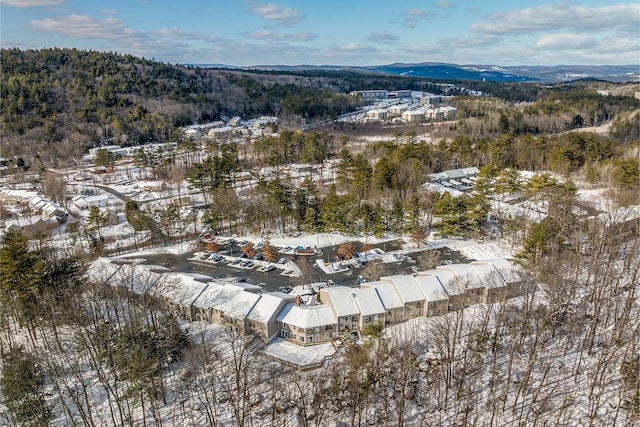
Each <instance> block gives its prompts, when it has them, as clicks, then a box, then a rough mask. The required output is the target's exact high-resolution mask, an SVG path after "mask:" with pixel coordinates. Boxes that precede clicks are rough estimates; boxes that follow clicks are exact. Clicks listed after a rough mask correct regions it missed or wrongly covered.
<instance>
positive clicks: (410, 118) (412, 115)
mask: <svg viewBox="0 0 640 427" xmlns="http://www.w3.org/2000/svg"><path fill="white" fill-rule="evenodd" d="M424 118H425V112H424V110H411V111H405V112H404V113H402V120H404V121H405V122H409V123H419V122H422V121H424Z"/></svg>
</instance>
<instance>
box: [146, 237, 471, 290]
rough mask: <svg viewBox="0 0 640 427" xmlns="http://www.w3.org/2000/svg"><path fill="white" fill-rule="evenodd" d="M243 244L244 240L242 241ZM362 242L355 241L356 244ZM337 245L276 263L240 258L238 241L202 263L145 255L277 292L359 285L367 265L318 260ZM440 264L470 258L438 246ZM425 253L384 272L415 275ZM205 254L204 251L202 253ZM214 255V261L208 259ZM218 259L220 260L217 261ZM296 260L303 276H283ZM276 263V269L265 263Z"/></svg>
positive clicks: (388, 245)
mask: <svg viewBox="0 0 640 427" xmlns="http://www.w3.org/2000/svg"><path fill="white" fill-rule="evenodd" d="M240 243H242V242H240ZM358 244H359V243H358V242H356V246H357V245H358ZM370 246H371V248H380V249H381V250H382V251H384V252H389V251H397V250H399V249H401V248H402V242H401V241H391V242H385V243H380V244H374V245H370ZM337 249H338V245H336V246H329V247H324V248H321V250H322V253H321V254H318V255H312V256H307V255H296V254H293V253H286V252H287V251H285V253H282V252H278V261H276V262H274V263H273V264H270V263H266V262H264V261H263V260H253V259H246V258H240V256H241V254H242V251H241V248H240V247H239V246H238V242H234V243H233V244H224V245H220V246H219V248H218V251H216V252H217V253H215V254H213V253H210V254H207V258H206V261H205V260H200V261H201V262H193V261H190V258H192V257H193V256H194V254H185V255H170V254H164V255H149V256H146V257H145V258H146V259H147V263H149V264H158V265H164V266H166V267H168V268H170V269H171V270H173V271H180V272H194V273H196V272H197V273H201V274H206V275H208V276H211V277H213V278H216V279H223V280H243V281H247V282H249V283H252V284H255V285H261V286H262V287H263V288H264V289H265V290H267V291H277V290H279V289H281V288H283V287H286V286H291V287H293V286H296V285H300V284H307V283H313V282H320V281H327V280H332V281H333V282H334V283H335V284H336V285H344V286H356V285H358V283H359V282H358V276H360V275H361V273H362V270H363V268H365V266H366V264H353V265H351V264H345V267H346V268H344V269H343V270H342V271H338V272H335V273H332V274H327V273H326V272H325V271H323V270H322V269H321V268H320V267H318V265H317V263H316V262H315V261H316V259H322V260H324V261H326V262H331V261H333V257H334V254H335V253H336V252H337ZM437 250H438V251H439V252H440V258H439V263H440V264H448V263H459V262H469V261H470V260H469V259H468V258H466V257H464V256H462V255H461V254H460V252H458V251H453V250H451V249H449V248H446V247H444V248H439V249H437ZM421 254H422V252H412V253H409V254H408V255H407V256H405V257H403V259H402V260H397V262H388V263H384V264H383V269H384V270H383V271H384V274H385V275H394V274H412V273H414V272H415V271H416V270H417V269H418V262H417V260H418V258H419V257H420V255H421ZM200 256H204V252H203V253H201V254H200ZM209 258H211V260H209ZM216 260H217V261H216ZM289 262H293V263H295V265H296V266H297V268H299V269H300V270H301V272H302V276H301V277H290V276H288V275H283V274H282V273H285V274H286V272H287V267H286V265H287V263H289ZM268 265H273V266H274V268H272V269H271V268H267V267H266V266H268Z"/></svg>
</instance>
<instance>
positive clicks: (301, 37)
mask: <svg viewBox="0 0 640 427" xmlns="http://www.w3.org/2000/svg"><path fill="white" fill-rule="evenodd" d="M246 35H247V37H250V38H252V39H256V40H269V41H297V42H307V41H310V40H313V39H315V38H316V34H313V33H291V34H287V33H280V32H278V31H271V30H262V31H250V32H248V33H246Z"/></svg>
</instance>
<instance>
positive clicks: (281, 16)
mask: <svg viewBox="0 0 640 427" xmlns="http://www.w3.org/2000/svg"><path fill="white" fill-rule="evenodd" d="M251 12H253V13H255V14H256V15H258V16H260V17H261V18H262V19H266V20H267V21H275V22H278V23H280V24H295V23H296V22H299V21H300V20H301V19H302V17H301V16H300V13H299V12H298V11H297V10H295V9H291V8H288V7H282V6H280V5H277V4H275V3H267V4H258V3H252V4H251Z"/></svg>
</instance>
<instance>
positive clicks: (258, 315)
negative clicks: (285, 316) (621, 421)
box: [247, 292, 295, 323]
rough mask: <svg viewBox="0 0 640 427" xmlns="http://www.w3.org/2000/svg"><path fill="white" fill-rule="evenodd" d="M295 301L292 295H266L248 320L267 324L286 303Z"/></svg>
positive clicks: (275, 293) (277, 293)
mask: <svg viewBox="0 0 640 427" xmlns="http://www.w3.org/2000/svg"><path fill="white" fill-rule="evenodd" d="M294 300H295V297H293V296H292V295H287V294H283V293H279V292H274V293H264V294H262V296H261V297H260V299H259V300H258V302H257V303H256V304H255V305H254V306H253V308H252V309H251V311H250V312H249V314H248V315H247V319H249V320H255V321H256V322H260V323H266V322H268V321H269V320H271V319H273V318H275V317H276V316H277V315H278V313H279V311H280V309H281V307H282V305H283V304H284V303H287V302H293V301H294Z"/></svg>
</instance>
